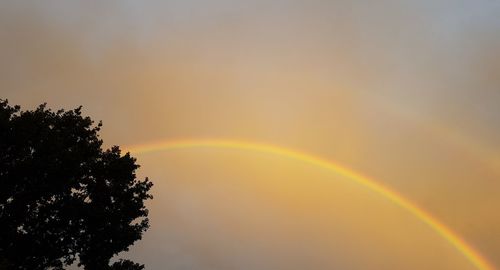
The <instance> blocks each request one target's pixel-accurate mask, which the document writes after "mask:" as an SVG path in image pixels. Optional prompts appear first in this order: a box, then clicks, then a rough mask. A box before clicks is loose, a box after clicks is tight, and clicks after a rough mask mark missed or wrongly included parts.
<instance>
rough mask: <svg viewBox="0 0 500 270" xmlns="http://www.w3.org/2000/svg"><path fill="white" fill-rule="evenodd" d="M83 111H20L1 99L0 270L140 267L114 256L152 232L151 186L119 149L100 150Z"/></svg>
mask: <svg viewBox="0 0 500 270" xmlns="http://www.w3.org/2000/svg"><path fill="white" fill-rule="evenodd" d="M101 126H102V124H101V123H98V124H95V123H94V122H93V121H92V119H90V118H89V117H84V116H82V113H81V107H79V108H76V109H73V110H68V111H65V110H58V111H52V110H50V109H48V108H47V107H46V105H45V104H43V105H40V106H39V107H38V108H36V109H34V110H27V111H22V110H21V109H20V107H19V106H11V105H9V104H8V102H7V101H6V100H0V269H64V267H65V266H67V265H71V264H73V263H74V262H78V263H79V265H80V266H82V267H83V268H84V269H86V270H96V269H113V270H116V269H143V268H144V267H143V266H142V265H140V264H137V263H134V262H132V261H129V260H120V261H118V262H115V263H114V264H111V265H110V260H111V258H112V257H114V256H115V255H117V254H118V253H120V252H122V251H127V250H128V248H129V246H130V245H132V244H133V243H134V242H135V241H137V240H139V239H141V237H142V233H143V232H144V231H146V230H147V228H148V227H149V220H148V218H147V216H148V210H147V208H146V206H145V201H146V200H148V199H151V198H152V196H151V194H150V193H149V191H150V189H151V187H152V183H151V182H150V181H149V180H148V178H145V179H142V180H141V179H138V178H137V176H136V173H135V172H136V170H137V168H139V165H137V164H136V159H135V158H133V157H131V156H130V154H129V153H126V154H124V155H122V153H121V150H120V148H119V147H118V146H113V147H111V148H110V149H106V150H104V149H102V144H103V142H102V140H101V139H100V137H99V131H100V128H101Z"/></svg>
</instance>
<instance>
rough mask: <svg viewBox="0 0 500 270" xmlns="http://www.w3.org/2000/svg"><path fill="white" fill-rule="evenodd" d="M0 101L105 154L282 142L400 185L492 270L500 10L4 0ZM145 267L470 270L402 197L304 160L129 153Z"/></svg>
mask: <svg viewBox="0 0 500 270" xmlns="http://www.w3.org/2000/svg"><path fill="white" fill-rule="evenodd" d="M0 40H1V42H0V60H1V61H0V89H1V90H0V98H7V99H8V100H9V101H10V103H12V104H19V105H21V106H22V108H24V109H31V108H34V107H36V106H37V105H38V104H40V103H43V102H47V103H48V106H49V107H51V108H54V109H58V108H66V109H71V108H75V107H77V106H79V105H83V108H84V113H85V114H87V115H89V116H91V117H92V118H93V119H95V120H102V121H103V124H104V128H103V130H102V138H103V139H104V142H105V144H106V146H110V145H115V144H116V145H120V146H123V147H127V146H133V145H140V144H151V143H155V142H165V141H176V140H179V139H219V140H224V139H230V140H244V141H250V142H260V143H266V144H271V145H277V146H281V147H286V148H290V149H295V150H297V151H302V152H305V153H309V154H311V155H314V156H317V157H321V158H324V159H327V160H332V161H336V162H339V163H340V164H342V165H344V166H346V167H348V168H351V169H352V170H354V171H356V172H359V173H361V174H363V175H366V176H369V177H370V178H372V179H375V180H376V181H377V182H378V183H380V184H382V185H384V186H387V187H390V189H392V190H395V191H397V192H398V193H399V194H401V195H402V196H404V197H405V198H406V199H408V200H409V201H411V202H413V203H415V204H416V205H418V206H419V207H421V208H422V209H425V211H427V212H428V213H430V214H432V216H434V217H435V218H436V219H438V220H439V221H440V222H441V223H443V224H445V225H446V226H447V227H449V228H451V229H452V230H453V231H454V232H456V233H457V235H459V236H460V237H461V238H463V239H464V240H465V241H466V242H467V243H468V244H470V246H471V247H473V248H474V249H475V250H477V252H478V253H480V254H482V255H483V256H484V257H485V258H486V259H487V260H488V261H489V262H490V263H491V264H492V265H493V266H494V267H496V268H500V256H498V254H500V229H499V228H500V212H499V205H500V140H498V138H499V137H500V2H499V1H496V0H475V1H466V0H453V1H452V0H442V1H431V0H420V1H409V0H405V1H389V0H378V1H372V0H370V1H368V0H366V1H362V0H359V1H347V0H346V1H320V0H311V1H298V0H296V1H292V0H289V1H286V0H268V1H261V0H255V1H243V0H232V1H229V0H214V1H195V0H182V1H181V0H177V1H173V0H169V1H131V0H124V1H62V0H59V1H56V0H48V1H10V0H6V1H1V2H0ZM135 156H136V157H137V158H138V163H139V164H141V165H142V167H141V169H140V170H139V172H138V173H139V175H140V176H141V177H144V176H149V177H150V178H151V180H152V181H153V182H154V183H155V187H154V190H153V193H154V196H155V199H154V200H152V201H151V202H150V203H149V208H150V215H151V228H150V230H149V231H148V232H147V233H145V235H144V239H143V240H142V241H140V242H138V243H137V244H136V245H134V246H133V247H132V248H131V250H130V251H129V252H128V253H125V254H122V256H123V257H128V258H133V259H134V260H136V261H138V262H141V263H145V264H146V266H147V269H153V270H160V269H173V270H182V269H193V270H197V269H200V270H201V269H221V270H223V269H242V270H247V269H248V270H251V269H263V270H265V269H273V270H276V269H454V270H455V269H458V270H460V269H475V268H474V266H472V265H471V264H470V262H469V261H467V259H466V258H464V256H463V254H461V253H460V252H458V251H457V250H456V249H454V248H453V247H452V246H451V245H450V243H448V242H447V241H445V240H443V238H442V237H440V236H439V235H438V234H436V232H435V231H434V230H432V229H430V228H429V226H427V225H426V224H424V223H423V222H422V221H421V220H419V219H418V218H416V217H415V216H413V215H411V214H410V213H408V211H405V210H404V209H402V208H401V207H398V206H397V205H395V204H394V203H391V202H390V201H388V200H387V198H384V197H383V196H380V195H379V194H376V193H374V192H373V191H370V190H368V189H366V187H363V186H360V185H357V184H354V183H353V182H352V181H349V179H346V177H343V176H342V175H338V174H334V173H332V172H329V171H325V170H324V169H321V168H318V166H314V165H312V164H306V163H304V162H301V161H298V160H291V159H289V158H286V157H282V156H277V155H272V154H269V153H258V152H252V151H243V150H235V149H197V148H189V149H177V150H172V151H156V152H151V153H137V154H135Z"/></svg>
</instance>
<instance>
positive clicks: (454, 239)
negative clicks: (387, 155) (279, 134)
mask: <svg viewBox="0 0 500 270" xmlns="http://www.w3.org/2000/svg"><path fill="white" fill-rule="evenodd" d="M186 148H224V149H237V150H245V151H253V152H263V153H269V154H274V155H279V156H283V157H287V158H290V159H295V160H299V161H302V162H306V163H309V164H312V165H315V166H318V167H321V168H323V169H326V170H329V171H332V172H334V173H336V174H339V175H342V176H344V177H346V178H348V179H350V180H351V181H353V182H355V183H357V184H359V185H361V186H363V187H365V188H367V189H370V190H372V191H373V192H376V193H378V194H379V195H381V196H383V197H384V198H386V199H387V200H389V201H391V202H392V203H394V204H396V205H398V206H399V207H401V208H402V209H404V210H406V211H408V212H410V213H411V214H413V215H414V216H415V217H416V218H417V219H419V220H420V221H422V222H423V223H425V224H427V225H428V226H429V227H431V228H432V229H433V230H434V231H435V232H436V233H438V234H439V235H440V236H441V237H442V238H443V239H444V240H446V241H447V242H449V243H450V244H451V245H452V246H453V247H454V248H456V250H457V251H458V252H460V253H461V254H462V255H463V256H465V257H466V258H467V260H468V261H469V262H470V263H471V264H473V265H474V266H475V267H476V268H477V269H479V270H494V267H493V266H492V265H491V264H490V263H489V262H487V261H486V259H485V258H483V257H482V255H481V254H480V253H479V252H478V251H476V250H474V249H473V248H472V247H471V246H470V245H469V244H468V243H466V242H465V241H464V240H463V239H462V238H461V237H459V236H458V235H457V234H456V233H454V232H453V231H452V230H451V229H450V228H448V227H446V226H445V225H444V224H443V223H441V222H440V221H439V220H437V219H436V218H434V217H433V216H432V215H431V214H429V213H427V212H426V211H424V210H423V209H421V208H420V207H418V206H417V205H416V204H414V203H412V202H410V201H409V200H408V199H406V198H404V197H403V196H401V195H399V194H398V193H397V192H395V191H393V190H391V189H390V188H389V187H386V186H384V185H382V184H380V183H378V182H377V181H375V180H373V179H371V178H369V177H366V176H364V175H362V174H360V173H358V172H355V171H353V170H351V169H348V168H346V167H344V166H341V165H339V164H338V163H336V162H333V161H330V160H327V159H323V158H320V157H317V156H313V155H310V154H307V153H304V152H300V151H296V150H292V149H289V148H285V147H280V146H276V145H271V144H265V143H256V142H249V141H238V140H221V139H213V140H212V139H193V140H168V141H162V142H153V143H147V144H141V145H135V146H131V147H125V150H127V151H129V152H131V153H133V154H145V153H150V152H157V151H165V150H175V149H186Z"/></svg>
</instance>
